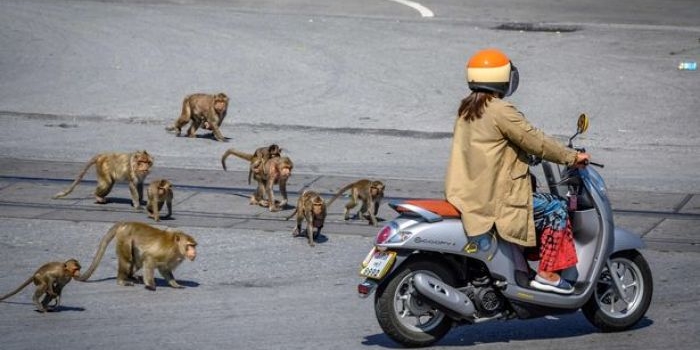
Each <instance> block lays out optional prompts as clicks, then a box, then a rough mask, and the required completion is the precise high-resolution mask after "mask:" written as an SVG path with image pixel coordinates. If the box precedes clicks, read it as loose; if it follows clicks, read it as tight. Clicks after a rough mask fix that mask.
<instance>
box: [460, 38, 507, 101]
mask: <svg viewBox="0 0 700 350" xmlns="http://www.w3.org/2000/svg"><path fill="white" fill-rule="evenodd" d="M466 70H467V83H468V84H469V89H471V90H472V91H493V92H497V93H499V94H501V95H502V96H504V97H505V96H510V95H511V94H513V93H514V92H515V90H516V89H517V88H518V77H519V76H518V68H516V67H515V65H513V63H512V62H511V61H510V59H509V58H508V56H506V54H504V53H503V52H501V51H500V50H498V49H485V50H481V51H479V52H477V53H476V54H474V56H472V57H471V58H470V59H469V61H468V62H467V67H466Z"/></svg>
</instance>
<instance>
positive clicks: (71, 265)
mask: <svg viewBox="0 0 700 350" xmlns="http://www.w3.org/2000/svg"><path fill="white" fill-rule="evenodd" d="M63 266H65V270H66V274H67V275H68V276H71V277H79V276H80V264H79V263H78V261H77V260H68V261H66V263H65V264H63Z"/></svg>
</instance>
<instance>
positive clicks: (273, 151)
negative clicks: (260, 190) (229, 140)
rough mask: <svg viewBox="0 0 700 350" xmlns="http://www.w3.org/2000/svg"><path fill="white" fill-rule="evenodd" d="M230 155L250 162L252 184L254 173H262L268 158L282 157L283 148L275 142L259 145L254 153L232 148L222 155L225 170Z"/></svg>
mask: <svg viewBox="0 0 700 350" xmlns="http://www.w3.org/2000/svg"><path fill="white" fill-rule="evenodd" d="M230 155H235V156H237V157H239V158H241V159H245V160H247V161H249V162H250V169H249V170H248V184H250V179H251V177H252V176H253V174H260V173H261V172H262V165H263V164H265V162H266V161H267V160H268V159H270V158H275V157H280V156H281V155H282V148H280V146H278V145H276V144H274V143H273V144H271V145H269V146H263V147H258V148H257V149H255V152H254V153H253V154H248V153H243V152H239V151H237V150H235V149H233V148H230V149H228V150H227V151H226V152H224V154H223V155H222V156H221V166H223V167H224V170H226V158H227V157H228V156H230Z"/></svg>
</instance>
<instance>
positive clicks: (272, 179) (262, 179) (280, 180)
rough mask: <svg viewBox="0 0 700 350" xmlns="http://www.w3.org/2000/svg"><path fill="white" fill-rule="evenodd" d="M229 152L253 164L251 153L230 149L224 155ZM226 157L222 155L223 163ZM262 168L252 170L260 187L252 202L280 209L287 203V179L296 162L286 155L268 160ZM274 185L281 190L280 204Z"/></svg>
mask: <svg viewBox="0 0 700 350" xmlns="http://www.w3.org/2000/svg"><path fill="white" fill-rule="evenodd" d="M229 154H233V155H235V156H237V157H239V158H242V159H245V160H248V161H251V165H252V159H253V157H252V155H250V154H247V153H243V152H239V151H236V150H234V149H229V150H228V151H226V153H224V156H225V157H226V156H228V155H229ZM225 157H222V164H223V163H224V160H225ZM261 168H262V169H260V170H257V171H256V170H255V169H254V170H252V171H253V179H255V181H257V182H258V187H257V189H256V190H255V192H254V193H253V194H252V195H251V196H250V204H251V205H261V206H264V207H268V208H269V209H270V211H272V212H274V211H279V210H281V208H282V207H284V206H285V205H286V204H287V180H288V179H289V177H290V176H291V175H292V169H293V168H294V163H292V160H291V159H289V157H286V156H285V157H273V158H270V159H268V160H266V161H265V162H264V163H263V164H262V166H261ZM274 185H279V190H280V193H281V195H282V201H280V203H279V205H278V204H277V202H276V201H275V196H274V190H273V187H274ZM265 197H267V198H265Z"/></svg>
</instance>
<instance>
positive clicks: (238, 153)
mask: <svg viewBox="0 0 700 350" xmlns="http://www.w3.org/2000/svg"><path fill="white" fill-rule="evenodd" d="M230 155H234V156H236V157H238V158H241V159H243V160H247V161H249V162H250V161H252V160H253V155H252V154H248V153H244V152H241V151H236V150H235V149H233V148H229V149H228V150H227V151H226V152H224V154H223V155H222V156H221V166H223V167H224V170H226V158H228V156H230ZM248 182H249V183H250V180H249V181H248Z"/></svg>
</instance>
